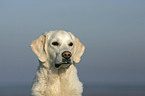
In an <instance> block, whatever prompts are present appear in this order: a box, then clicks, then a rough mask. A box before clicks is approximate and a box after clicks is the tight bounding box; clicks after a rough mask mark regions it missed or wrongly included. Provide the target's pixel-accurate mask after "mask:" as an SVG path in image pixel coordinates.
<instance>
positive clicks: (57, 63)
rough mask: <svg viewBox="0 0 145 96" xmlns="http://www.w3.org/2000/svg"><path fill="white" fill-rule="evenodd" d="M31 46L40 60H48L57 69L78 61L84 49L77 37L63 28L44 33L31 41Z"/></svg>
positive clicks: (67, 66)
mask: <svg viewBox="0 0 145 96" xmlns="http://www.w3.org/2000/svg"><path fill="white" fill-rule="evenodd" d="M31 48H32V50H33V52H34V53H35V54H36V55H37V57H38V59H39V60H40V61H41V62H46V61H48V62H49V64H52V66H53V67H55V68H58V69H59V68H69V66H70V65H71V64H73V62H75V63H78V62H79V61H80V58H81V56H82V55H83V53H84V49H85V47H84V45H83V44H82V43H81V42H80V41H79V39H78V38H76V37H75V36H74V35H73V34H72V33H70V32H66V31H63V30H57V31H50V32H46V33H44V34H43V35H41V36H40V37H39V38H38V39H36V40H34V41H33V42H32V43H31Z"/></svg>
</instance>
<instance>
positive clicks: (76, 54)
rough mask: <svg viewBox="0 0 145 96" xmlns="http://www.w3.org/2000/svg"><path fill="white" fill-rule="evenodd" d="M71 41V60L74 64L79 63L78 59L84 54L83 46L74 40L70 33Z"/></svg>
mask: <svg viewBox="0 0 145 96" xmlns="http://www.w3.org/2000/svg"><path fill="white" fill-rule="evenodd" d="M69 34H70V35H71V37H72V39H73V40H74V51H73V60H74V62H75V63H79V62H80V58H81V56H82V55H83V53H84V50H85V46H84V45H83V44H82V43H81V42H80V41H79V39H78V38H76V37H75V36H74V35H73V34H72V33H71V32H69Z"/></svg>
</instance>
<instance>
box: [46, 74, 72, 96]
mask: <svg viewBox="0 0 145 96" xmlns="http://www.w3.org/2000/svg"><path fill="white" fill-rule="evenodd" d="M65 75H66V74H64V75H58V76H54V77H53V78H52V77H51V78H49V81H48V84H47V88H46V91H45V92H46V94H49V95H48V96H69V94H71V93H72V91H73V90H75V87H73V86H71V84H72V83H71V80H70V78H66V77H68V76H65ZM46 96H47V95H46Z"/></svg>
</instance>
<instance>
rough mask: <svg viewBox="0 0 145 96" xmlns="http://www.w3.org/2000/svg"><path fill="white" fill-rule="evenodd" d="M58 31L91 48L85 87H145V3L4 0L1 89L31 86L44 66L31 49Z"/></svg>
mask: <svg viewBox="0 0 145 96" xmlns="http://www.w3.org/2000/svg"><path fill="white" fill-rule="evenodd" d="M56 29H62V30H66V31H69V32H72V33H73V34H74V35H75V36H76V37H78V38H79V39H80V41H81V42H82V43H83V44H84V45H85V47H86V50H85V53H84V55H83V57H82V59H81V62H80V63H79V64H76V65H77V69H78V74H79V78H80V80H81V81H82V82H83V83H84V84H85V85H97V84H109V85H113V84H121V85H145V1H144V0H61V1H60V0H1V1H0V85H2V86H9V85H29V86H31V83H32V80H33V77H34V75H35V72H36V69H37V67H38V64H39V63H38V60H37V57H36V56H35V54H34V53H33V52H32V51H31V48H30V47H29V45H30V44H31V42H32V41H33V40H35V39H36V38H37V37H39V36H40V35H41V34H42V33H43V32H47V31H50V30H56Z"/></svg>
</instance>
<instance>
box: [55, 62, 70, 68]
mask: <svg viewBox="0 0 145 96" xmlns="http://www.w3.org/2000/svg"><path fill="white" fill-rule="evenodd" d="M70 65H71V64H70V63H61V64H55V67H56V68H57V69H59V68H68V67H69V66H70Z"/></svg>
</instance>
